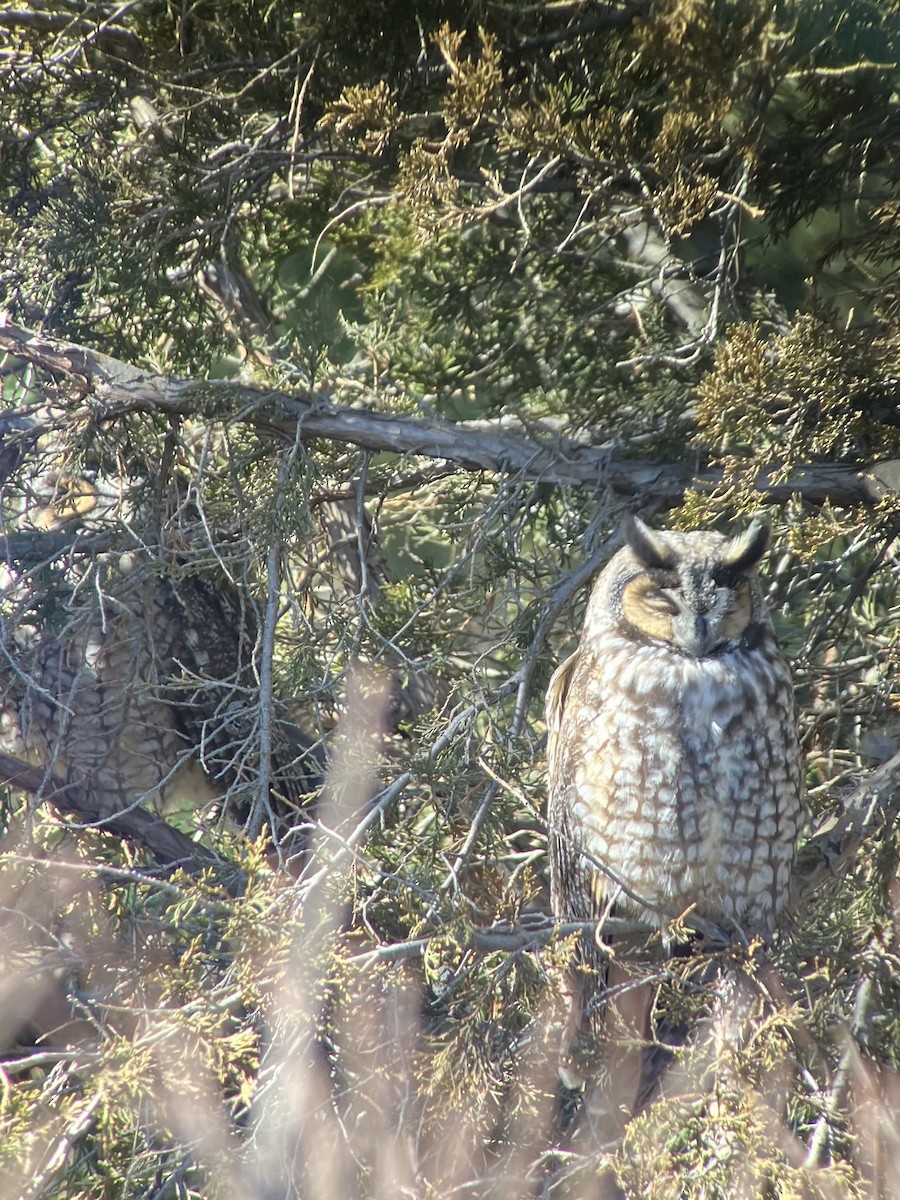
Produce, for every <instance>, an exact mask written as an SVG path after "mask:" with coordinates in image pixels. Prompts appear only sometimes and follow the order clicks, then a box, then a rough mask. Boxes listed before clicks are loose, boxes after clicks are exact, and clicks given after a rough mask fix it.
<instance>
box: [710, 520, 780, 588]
mask: <svg viewBox="0 0 900 1200" xmlns="http://www.w3.org/2000/svg"><path fill="white" fill-rule="evenodd" d="M769 537H770V530H769V527H768V525H766V524H765V523H764V522H763V521H759V520H753V521H751V522H750V524H749V525H748V527H747V528H746V529H745V530H744V532H743V533H739V534H737V535H736V536H735V537H733V538H731V539H730V540H729V541H728V542H727V543H726V544H725V551H724V553H723V555H722V560H721V561H722V566H723V567H727V568H728V569H729V571H733V572H734V573H735V574H736V575H738V574H741V573H742V572H743V571H749V570H751V568H753V567H755V566H756V564H757V563H758V562H759V560H760V559H761V558H762V556H763V555H764V554H765V552H766V549H767V547H768V545H769Z"/></svg>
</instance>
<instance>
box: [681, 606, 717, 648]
mask: <svg viewBox="0 0 900 1200" xmlns="http://www.w3.org/2000/svg"><path fill="white" fill-rule="evenodd" d="M686 625H687V628H686V629H685V631H684V634H683V635H682V645H683V646H684V648H685V650H686V651H687V652H688V654H690V656H691V658H703V656H704V655H706V654H709V652H710V651H711V650H713V649H715V647H716V646H717V645H718V643H719V640H720V639H719V631H718V628H717V626H718V623H717V622H716V623H715V624H714V623H713V622H711V621H710V619H709V617H708V616H705V615H703V616H695V617H693V618H692V620H690V621H689V622H686Z"/></svg>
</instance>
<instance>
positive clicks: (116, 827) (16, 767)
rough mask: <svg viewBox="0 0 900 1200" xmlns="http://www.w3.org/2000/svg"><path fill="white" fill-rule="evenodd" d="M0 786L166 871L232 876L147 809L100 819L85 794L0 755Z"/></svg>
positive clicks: (137, 808) (131, 809)
mask: <svg viewBox="0 0 900 1200" xmlns="http://www.w3.org/2000/svg"><path fill="white" fill-rule="evenodd" d="M3 785H7V786H9V787H12V788H15V789H16V790H17V791H22V792H28V793H29V794H30V795H33V796H38V797H40V798H41V799H42V800H47V801H49V802H50V803H51V804H52V805H53V806H54V808H57V809H59V811H60V812H63V813H66V814H67V815H69V816H73V817H75V818H76V819H77V820H79V821H81V822H84V823H86V824H96V825H97V828H98V829H102V830H104V831H105V832H107V833H111V834H114V835H115V836H116V837H120V838H123V839H124V840H125V841H127V842H130V843H131V844H133V845H135V846H139V847H141V848H143V849H145V850H148V851H149V852H150V854H152V855H153V857H154V858H155V859H156V861H157V862H158V863H160V865H161V866H164V867H166V868H167V869H172V870H174V869H175V868H177V867H182V868H183V869H184V870H185V871H189V872H192V873H199V872H200V871H204V870H207V869H208V868H210V867H215V868H219V869H220V871H221V868H223V867H224V868H227V870H228V871H229V872H230V873H231V875H235V871H234V869H233V868H232V866H231V864H229V863H226V862H225V861H224V860H223V859H221V858H219V856H218V855H216V854H213V853H212V852H211V851H210V850H207V849H206V848H205V847H203V846H199V845H198V844H197V843H196V842H194V841H192V840H191V838H189V837H188V836H187V834H185V833H182V832H181V831H180V830H178V829H176V828H175V827H174V826H172V825H169V824H167V823H166V822H165V821H163V820H162V819H161V818H160V817H157V816H156V815H155V814H154V813H151V812H148V811H147V809H145V808H141V807H140V806H139V805H132V806H129V807H128V808H127V809H124V810H123V811H122V812H120V813H117V814H116V815H115V816H114V817H107V818H103V820H100V805H99V804H96V803H95V802H94V801H93V800H92V799H91V794H90V792H89V791H87V790H86V789H84V788H80V787H76V786H75V785H74V784H69V783H66V782H65V781H64V780H55V779H53V778H52V777H48V775H47V773H46V772H45V771H44V770H42V769H41V768H39V767H32V766H30V765H29V764H28V763H25V762H22V760H21V759H18V758H13V757H12V756H11V755H9V754H2V753H0V786H3ZM226 886H229V891H231V890H234V889H233V887H232V886H230V885H226Z"/></svg>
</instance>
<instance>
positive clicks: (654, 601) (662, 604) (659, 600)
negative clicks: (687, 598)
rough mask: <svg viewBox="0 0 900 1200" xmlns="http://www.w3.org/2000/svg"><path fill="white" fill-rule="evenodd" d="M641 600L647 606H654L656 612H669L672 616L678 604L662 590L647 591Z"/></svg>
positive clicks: (676, 610)
mask: <svg viewBox="0 0 900 1200" xmlns="http://www.w3.org/2000/svg"><path fill="white" fill-rule="evenodd" d="M643 601H644V603H645V604H646V605H647V606H648V607H649V608H655V609H656V610H657V611H658V612H664V613H671V614H672V616H674V615H675V613H677V612H678V605H677V604H676V603H675V601H674V600H672V599H671V598H670V597H669V596H666V595H664V593H663V592H648V593H647V594H646V595H645V596H644V597H643Z"/></svg>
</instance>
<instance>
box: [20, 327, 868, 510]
mask: <svg viewBox="0 0 900 1200" xmlns="http://www.w3.org/2000/svg"><path fill="white" fill-rule="evenodd" d="M0 351H4V352H6V353H8V354H12V355H15V356H16V357H18V358H22V359H24V360H25V361H27V362H30V363H33V364H34V365H35V366H38V367H41V368H43V369H44V370H47V371H51V372H53V373H56V374H59V375H62V376H64V377H68V378H72V379H76V380H78V381H79V384H80V386H82V387H83V390H84V393H85V396H86V397H89V398H90V400H91V401H92V402H93V404H94V405H95V406H96V410H97V411H96V414H95V415H96V416H97V417H99V418H101V419H103V418H107V419H109V418H114V417H118V416H122V415H124V414H127V413H129V412H150V413H159V414H163V415H177V416H186V415H193V416H197V415H205V417H206V418H207V419H208V420H210V421H213V420H220V421H223V422H226V423H228V422H242V421H244V422H247V423H249V424H251V425H252V426H254V427H255V428H256V429H257V430H258V431H259V432H260V433H262V434H264V435H269V436H271V437H274V438H279V439H287V440H289V441H290V442H292V443H293V441H294V440H295V438H296V437H297V434H298V426H299V431H300V436H301V438H302V439H303V440H309V439H312V438H327V439H328V440H330V441H335V442H340V443H343V444H348V445H354V446H359V447H361V448H363V449H368V450H375V451H388V452H391V451H392V452H394V453H396V454H408V455H417V456H420V457H425V458H432V459H442V460H444V461H448V462H453V463H457V464H458V465H459V466H461V467H464V468H466V469H469V470H476V471H492V472H496V473H500V474H504V475H511V476H518V477H519V478H521V479H523V480H534V481H539V482H543V483H551V484H556V485H558V486H563V487H565V486H575V487H594V488H598V489H599V488H601V487H604V488H611V489H612V490H613V491H616V492H618V493H620V494H621V495H623V496H627V497H632V498H634V499H635V500H636V501H638V502H640V503H644V502H650V501H652V502H653V503H655V504H659V505H667V506H671V505H675V504H677V503H678V502H679V501H680V499H681V497H682V496H683V494H684V491H685V488H687V487H688V486H700V487H714V486H716V484H717V483H719V482H720V481H721V474H720V472H718V471H703V472H700V473H699V474H697V475H695V474H694V473H693V472H691V470H690V468H689V467H687V466H686V465H685V464H684V463H681V462H677V463H653V462H643V461H640V460H636V459H628V458H619V457H617V456H616V455H614V454H613V453H612V452H611V451H609V450H606V449H603V448H598V447H595V446H586V445H582V444H579V443H578V442H576V441H574V440H572V439H567V438H563V437H555V438H554V439H553V440H552V441H547V442H544V441H539V440H537V439H536V438H533V437H527V436H521V435H518V434H512V433H503V432H492V431H490V430H487V429H485V428H484V423H483V422H479V423H478V427H477V428H472V427H470V426H468V425H467V424H466V423H465V422H457V423H454V422H451V421H444V420H439V419H434V418H424V417H414V416H405V415H398V414H396V413H383V412H371V411H368V410H367V409H363V408H346V407H340V406H337V405H333V404H331V403H330V402H329V398H328V396H327V395H324V394H321V393H319V394H316V395H314V396H312V397H311V398H309V399H300V398H298V397H297V396H295V395H291V394H290V393H288V392H280V391H277V390H274V389H264V388H252V387H248V386H246V385H242V384H238V383H232V382H227V381H226V382H222V381H207V380H191V379H179V378H170V377H166V376H161V375H150V374H148V373H146V372H143V371H141V370H139V369H138V368H136V367H133V366H130V365H128V364H127V363H123V362H120V361H119V360H118V359H115V358H111V357H110V356H109V355H106V354H101V353H98V352H95V351H92V350H89V349H88V348H87V347H84V346H77V345H73V344H71V343H68V342H63V341H60V340H59V339H56V338H48V337H44V336H43V335H41V334H38V333H34V332H32V331H30V330H27V329H23V328H21V327H19V326H15V325H6V326H3V327H0ZM82 381H83V382H82ZM747 484H748V485H749V486H752V487H754V488H756V490H757V491H759V492H761V493H762V494H763V495H765V496H766V497H767V498H768V499H769V500H770V501H771V502H773V503H783V502H785V501H786V500H788V499H789V498H790V497H791V496H792V495H794V494H799V495H801V496H802V497H803V498H804V499H805V500H807V501H808V502H810V503H813V504H819V503H823V502H824V501H826V500H828V501H831V502H832V503H834V504H866V505H869V504H875V503H877V502H878V501H879V500H880V499H881V498H882V496H883V495H884V494H885V491H886V485H884V484H883V483H881V482H879V480H878V478H877V466H873V467H871V468H870V467H868V466H865V465H862V464H860V465H859V466H856V465H846V466H844V465H841V466H828V465H825V464H816V465H811V466H809V467H801V468H798V469H797V470H796V471H795V472H794V473H793V474H792V475H791V477H790V478H789V479H788V480H786V481H783V480H781V479H780V478H778V474H777V472H776V471H775V470H774V469H771V468H764V469H762V470H760V471H759V472H758V473H757V474H756V475H755V476H754V477H748V479H747Z"/></svg>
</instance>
